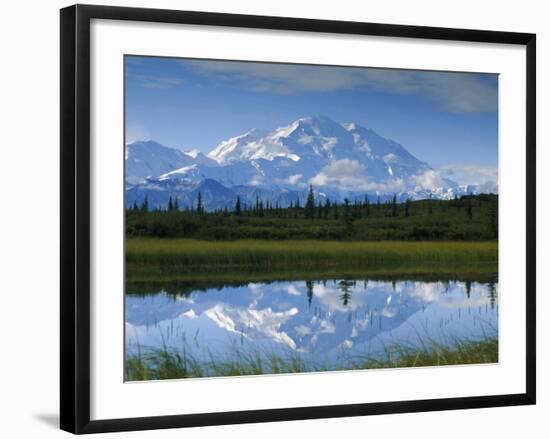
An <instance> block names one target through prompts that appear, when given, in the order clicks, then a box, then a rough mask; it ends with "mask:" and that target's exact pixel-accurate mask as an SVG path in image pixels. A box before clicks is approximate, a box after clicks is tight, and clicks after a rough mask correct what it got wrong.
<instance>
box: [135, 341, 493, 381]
mask: <svg viewBox="0 0 550 439" xmlns="http://www.w3.org/2000/svg"><path fill="white" fill-rule="evenodd" d="M497 362H498V338H497V337H486V338H485V339H483V340H479V341H471V340H464V339H457V340H455V341H454V343H452V344H451V345H450V346H445V345H442V344H440V343H437V342H435V341H426V342H425V343H423V347H422V348H413V347H408V346H403V345H398V344H396V345H390V346H388V347H387V348H386V349H385V352H384V353H383V354H382V355H378V356H374V357H373V356H356V357H353V358H348V359H347V361H345V362H342V363H340V364H339V365H332V366H328V365H326V364H312V363H309V362H308V361H306V359H305V358H304V357H303V356H301V355H299V354H297V353H296V354H293V355H289V356H287V357H281V356H278V355H275V354H265V353H259V352H250V353H245V352H239V351H237V352H235V353H234V354H233V356H232V357H231V358H223V359H214V358H212V359H211V360H209V361H206V362H200V361H198V360H197V359H195V358H194V357H193V356H191V355H189V354H188V353H186V352H185V351H182V352H176V351H170V350H167V349H158V350H150V351H147V352H146V353H140V354H139V355H133V356H129V357H127V358H126V362H125V379H126V381H144V380H163V379H177V378H201V377H213V376H217V377H221V376H238V375H262V374H279V373H298V372H322V371H336V370H362V369H385V368H403V367H427V366H451V365H467V364H483V363H497Z"/></svg>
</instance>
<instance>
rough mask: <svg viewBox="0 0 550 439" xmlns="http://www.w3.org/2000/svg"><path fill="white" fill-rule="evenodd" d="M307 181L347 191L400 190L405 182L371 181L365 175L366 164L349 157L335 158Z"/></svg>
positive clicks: (390, 179) (395, 179)
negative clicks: (335, 159)
mask: <svg viewBox="0 0 550 439" xmlns="http://www.w3.org/2000/svg"><path fill="white" fill-rule="evenodd" d="M309 182H310V183H311V184H312V185H313V186H320V187H323V186H329V187H337V188H339V189H341V190H348V191H369V192H376V191H378V192H400V191H402V190H404V188H405V182H404V181H403V180H402V179H400V178H388V179H387V180H385V181H383V182H376V183H375V182H373V181H372V180H371V178H370V177H369V176H368V175H367V168H366V166H364V165H362V164H361V163H359V162H358V161H357V160H350V159H343V160H337V161H335V162H333V163H331V164H330V165H327V166H325V167H324V168H322V169H321V171H320V172H319V173H318V174H317V175H315V176H314V177H313V178H312V179H311V180H310V181H309Z"/></svg>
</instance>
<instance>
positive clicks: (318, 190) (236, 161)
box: [125, 116, 478, 210]
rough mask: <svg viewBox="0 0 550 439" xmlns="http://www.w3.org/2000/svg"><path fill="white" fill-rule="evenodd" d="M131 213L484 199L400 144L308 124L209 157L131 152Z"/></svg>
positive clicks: (252, 134)
mask: <svg viewBox="0 0 550 439" xmlns="http://www.w3.org/2000/svg"><path fill="white" fill-rule="evenodd" d="M125 157H126V169H125V184H126V205H127V206H131V205H133V204H134V202H136V203H138V204H139V203H141V202H142V201H143V200H144V199H145V196H147V199H148V202H149V205H150V206H151V207H165V206H166V205H167V203H168V200H169V198H170V197H172V198H173V199H174V198H177V199H178V204H179V206H180V207H190V206H192V205H196V202H197V198H198V194H199V192H200V193H201V197H202V200H203V205H204V207H205V208H206V209H209V210H213V209H222V208H225V207H228V208H230V209H231V208H232V207H233V206H234V205H235V202H236V199H237V197H240V199H241V202H242V203H244V204H248V205H252V204H254V203H255V202H256V200H258V199H259V200H262V201H264V202H267V201H269V202H270V203H272V204H273V205H275V204H279V205H280V206H282V207H284V206H288V205H289V204H290V203H291V202H295V201H296V200H300V202H301V203H303V202H304V201H305V199H306V196H307V192H308V190H309V186H310V185H311V186H312V187H313V189H314V192H315V195H316V199H317V200H322V199H325V198H329V199H330V200H331V201H337V202H342V201H343V200H344V198H346V197H347V198H349V199H350V200H353V199H363V198H364V197H365V196H368V197H369V199H371V200H376V199H378V198H380V199H381V200H387V199H389V198H391V197H393V196H394V195H396V196H397V197H398V199H399V200H405V199H408V198H410V199H413V200H415V199H423V198H429V197H433V198H438V199H449V198H453V197H455V196H457V195H464V194H469V193H477V191H478V188H477V187H476V186H475V185H459V184H457V183H456V182H454V181H452V180H450V179H448V178H443V177H442V176H441V175H440V173H438V172H437V171H435V170H434V169H433V168H432V167H431V166H430V165H429V164H428V163H426V162H423V161H421V160H419V159H418V158H416V157H415V156H413V155H412V154H411V153H410V152H409V151H407V150H406V149H405V148H404V147H403V146H402V145H400V144H399V143H397V142H395V141H393V140H390V139H386V138H384V137H382V136H380V135H379V134H377V133H376V132H374V131H373V130H371V129H368V128H365V127H362V126H360V125H358V124H356V123H343V124H340V123H337V122H335V121H333V120H332V119H330V118H328V117H326V116H316V117H304V118H300V119H297V120H295V121H294V122H292V123H291V124H290V125H287V126H284V127H281V128H277V129H275V130H273V131H266V130H260V129H256V128H254V129H252V130H250V131H248V132H246V133H244V134H242V135H240V136H237V137H233V138H230V139H228V140H225V141H223V142H221V143H220V144H218V145H217V146H216V147H215V148H213V149H212V150H211V151H210V152H209V153H208V154H206V155H205V154H203V153H202V152H200V151H198V150H191V151H185V152H184V151H181V150H179V149H175V148H169V147H166V146H163V145H161V144H159V143H157V142H154V141H152V140H151V141H137V142H134V143H131V144H128V145H126V156H125Z"/></svg>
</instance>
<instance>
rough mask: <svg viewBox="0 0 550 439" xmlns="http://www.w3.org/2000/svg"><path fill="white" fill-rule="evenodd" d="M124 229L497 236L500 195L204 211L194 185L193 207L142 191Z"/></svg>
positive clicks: (298, 235)
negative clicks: (157, 203)
mask: <svg viewBox="0 0 550 439" xmlns="http://www.w3.org/2000/svg"><path fill="white" fill-rule="evenodd" d="M126 235H127V237H157V238H186V239H200V240H213V241H232V240H239V239H261V240H331V241H334V240H337V241H338V240H342V241H381V240H390V241H391V240H395V241H488V240H497V239H498V195H493V194H480V195H466V196H461V197H460V198H458V197H455V198H454V199H451V200H439V199H424V200H418V201H412V200H409V199H407V200H406V201H404V202H398V201H397V196H393V198H391V199H390V200H388V201H385V202H381V201H380V199H379V198H378V199H377V200H376V201H375V202H372V201H371V200H370V199H369V197H367V196H365V198H364V199H362V200H358V199H355V200H353V201H351V200H349V199H347V198H346V199H344V202H343V203H335V202H331V201H330V200H328V199H323V200H316V199H315V196H314V191H313V188H310V190H309V194H308V197H307V200H306V202H305V203H304V204H303V205H301V204H300V202H299V200H296V202H294V203H291V204H290V205H289V206H287V207H281V206H279V205H278V204H272V203H270V202H269V201H267V202H265V201H263V200H260V199H257V200H256V203H255V204H254V205H245V204H244V203H241V200H240V199H239V198H237V200H236V202H235V205H234V206H233V208H232V209H229V208H225V209H222V210H215V211H207V210H206V209H205V208H204V206H203V203H202V196H201V193H200V192H199V194H198V196H197V200H196V203H195V204H194V205H193V206H192V207H186V208H180V206H178V200H177V198H170V200H169V202H168V205H167V206H166V208H164V209H159V208H156V209H150V208H149V205H148V201H147V198H145V199H144V200H143V202H142V203H141V204H140V205H138V204H135V203H134V205H133V206H131V207H130V208H128V209H127V210H126Z"/></svg>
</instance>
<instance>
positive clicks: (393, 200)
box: [391, 194, 397, 217]
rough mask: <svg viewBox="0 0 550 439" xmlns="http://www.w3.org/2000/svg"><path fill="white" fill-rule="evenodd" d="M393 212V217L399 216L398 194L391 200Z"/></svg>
mask: <svg viewBox="0 0 550 439" xmlns="http://www.w3.org/2000/svg"><path fill="white" fill-rule="evenodd" d="M391 214H392V216H393V217H396V216H397V195H395V194H394V195H393V198H392V200H391Z"/></svg>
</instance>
